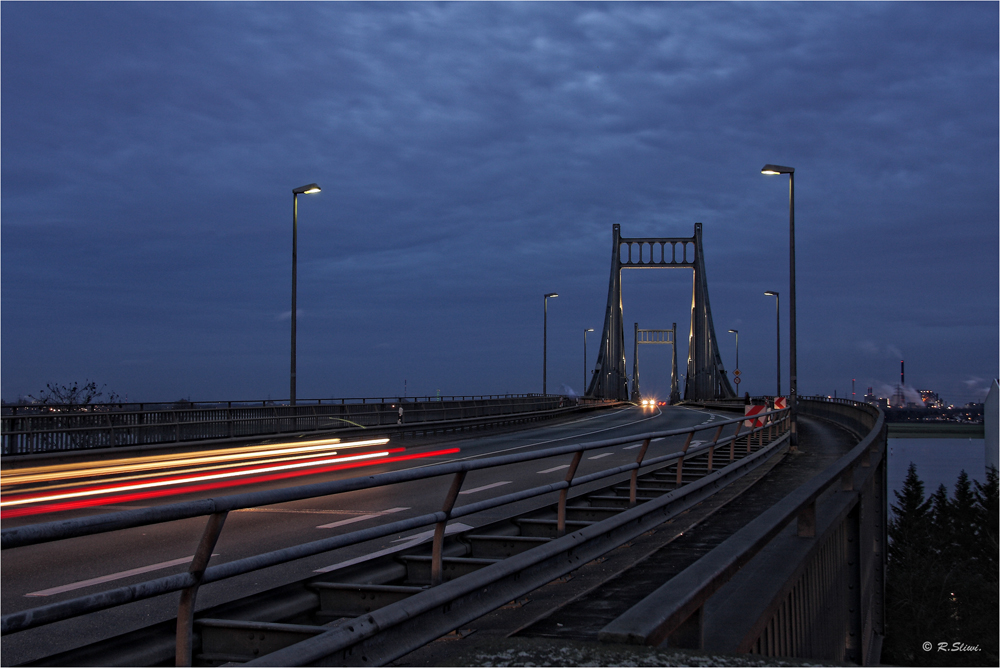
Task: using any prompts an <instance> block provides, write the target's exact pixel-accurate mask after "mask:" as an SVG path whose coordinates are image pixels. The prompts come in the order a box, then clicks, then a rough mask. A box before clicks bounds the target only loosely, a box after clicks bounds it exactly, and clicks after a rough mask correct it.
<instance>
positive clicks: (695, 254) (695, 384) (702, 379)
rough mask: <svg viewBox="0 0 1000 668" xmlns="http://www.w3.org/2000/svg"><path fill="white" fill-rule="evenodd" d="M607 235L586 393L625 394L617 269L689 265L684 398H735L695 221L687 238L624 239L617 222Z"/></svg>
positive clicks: (619, 398) (698, 225)
mask: <svg viewBox="0 0 1000 668" xmlns="http://www.w3.org/2000/svg"><path fill="white" fill-rule="evenodd" d="M612 235H613V240H612V246H611V247H612V252H611V280H610V282H609V286H608V306H607V309H606V311H605V314H604V331H603V332H602V333H601V350H600V353H599V354H598V358H597V367H596V368H595V369H594V375H593V376H592V377H591V379H590V385H589V387H588V388H587V396H590V397H595V398H602V399H614V400H617V401H627V400H628V398H629V391H628V376H627V374H626V363H625V326H624V323H623V320H622V277H621V273H622V269H659V268H667V269H673V268H690V269H693V270H694V281H693V287H692V291H691V334H690V337H689V339H688V366H687V378H686V380H685V382H684V399H686V400H689V401H707V400H712V399H731V398H733V397H735V396H736V392H735V391H734V390H733V386H732V385H731V384H730V383H729V378H727V377H726V370H725V367H724V366H723V364H722V358H721V357H720V355H719V345H718V341H717V339H716V336H715V326H714V325H713V324H712V308H711V306H710V304H709V301H708V279H707V278H706V275H705V256H704V252H703V250H702V241H701V223H695V224H694V236H693V237H664V238H624V237H622V236H621V225H617V224H616V225H613V226H612ZM668 248H669V250H668Z"/></svg>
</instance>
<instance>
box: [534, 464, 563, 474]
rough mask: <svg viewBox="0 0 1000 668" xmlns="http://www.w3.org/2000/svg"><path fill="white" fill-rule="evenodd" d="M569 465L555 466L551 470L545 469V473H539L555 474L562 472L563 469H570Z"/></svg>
mask: <svg viewBox="0 0 1000 668" xmlns="http://www.w3.org/2000/svg"><path fill="white" fill-rule="evenodd" d="M568 468H569V464H563V465H562V466H554V467H552V468H550V469H545V470H544V471H539V473H554V472H556V471H562V470H563V469H568Z"/></svg>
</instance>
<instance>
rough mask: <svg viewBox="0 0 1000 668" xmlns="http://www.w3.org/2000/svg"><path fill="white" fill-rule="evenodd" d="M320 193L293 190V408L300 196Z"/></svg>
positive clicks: (313, 189) (292, 399) (292, 398)
mask: <svg viewBox="0 0 1000 668" xmlns="http://www.w3.org/2000/svg"><path fill="white" fill-rule="evenodd" d="M319 191H320V187H319V186H318V185H316V184H315V183H310V184H309V185H307V186H301V187H299V188H293V189H292V377H291V391H290V393H289V398H290V404H291V405H292V406H294V405H295V287H296V269H297V262H298V257H297V252H298V235H299V195H311V194H313V193H318V192H319Z"/></svg>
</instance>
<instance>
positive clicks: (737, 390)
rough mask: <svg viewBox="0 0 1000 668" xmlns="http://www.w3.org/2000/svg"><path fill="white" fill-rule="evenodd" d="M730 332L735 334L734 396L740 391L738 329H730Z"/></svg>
mask: <svg viewBox="0 0 1000 668" xmlns="http://www.w3.org/2000/svg"><path fill="white" fill-rule="evenodd" d="M729 333H730V334H735V335H736V370H735V371H733V381H734V382H735V383H736V396H739V393H740V330H738V329H731V330H729Z"/></svg>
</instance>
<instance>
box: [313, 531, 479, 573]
mask: <svg viewBox="0 0 1000 668" xmlns="http://www.w3.org/2000/svg"><path fill="white" fill-rule="evenodd" d="M472 528H473V527H471V526H469V525H468V524H462V523H461V522H455V523H454V524H449V525H448V526H446V527H445V528H444V534H445V535H446V536H447V535H449V534H453V533H456V532H458V531H468V530H469V529H472ZM433 537H434V529H431V530H430V531H424V532H422V533H418V534H414V535H413V536H407V537H405V538H397V539H396V540H394V541H393V542H394V543H399V542H403V541H405V542H403V544H402V545H397V546H396V547H387V548H386V549H384V550H379V551H378V552H370V553H368V554H365V555H362V556H360V557H356V558H354V559H348V560H347V561H342V562H340V563H339V564H333V565H332V566H324V567H323V568H317V569H316V570H314V571H313V573H329V572H330V571H335V570H337V569H338V568H346V567H348V566H353V565H354V564H360V563H361V562H364V561H368V560H369V559H374V558H376V557H384V556H385V555H387V554H394V553H396V552H401V551H403V550H408V549H410V548H411V547H413V546H415V545H419V544H420V543H423V542H426V541H428V540H430V539H431V538H433Z"/></svg>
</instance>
